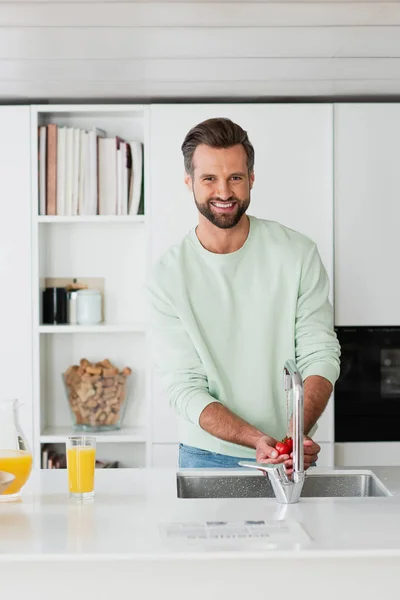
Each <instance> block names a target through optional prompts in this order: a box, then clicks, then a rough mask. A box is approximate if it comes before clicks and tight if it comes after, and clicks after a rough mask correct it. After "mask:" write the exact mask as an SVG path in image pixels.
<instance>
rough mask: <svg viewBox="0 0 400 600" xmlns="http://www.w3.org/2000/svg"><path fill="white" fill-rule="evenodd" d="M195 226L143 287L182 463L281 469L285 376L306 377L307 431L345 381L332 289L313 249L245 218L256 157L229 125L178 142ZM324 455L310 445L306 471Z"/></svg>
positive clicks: (205, 128) (213, 124) (219, 122)
mask: <svg viewBox="0 0 400 600" xmlns="http://www.w3.org/2000/svg"><path fill="white" fill-rule="evenodd" d="M182 152H183V157H184V165H185V171H186V177H185V182H186V185H187V187H188V189H189V190H190V192H191V193H192V194H193V198H194V201H195V203H196V206H197V209H198V212H199V222H198V225H197V227H195V228H193V229H192V230H191V231H190V232H189V233H188V234H187V235H186V236H185V237H184V239H183V240H182V241H181V242H180V243H179V244H177V245H175V246H173V247H172V248H171V249H170V250H169V251H168V252H167V253H166V254H165V255H164V256H163V257H162V258H161V260H160V261H159V262H158V263H157V264H156V265H155V266H154V268H153V269H152V272H151V274H150V276H149V278H148V281H147V285H146V290H147V294H148V306H149V309H150V313H149V317H150V319H149V320H150V323H149V325H150V333H151V340H152V344H151V345H152V354H153V357H154V365H155V367H156V368H157V370H158V371H159V373H160V377H161V383H162V386H163V388H164V390H165V393H166V396H167V398H168V401H169V403H170V405H171V407H172V408H173V409H174V410H175V411H176V413H177V415H178V417H179V435H180V446H179V465H180V467H191V468H196V467H201V468H207V467H237V465H238V461H239V460H241V459H243V458H246V459H249V458H253V459H257V460H258V461H260V462H263V461H265V462H272V463H277V462H284V463H285V465H286V469H287V472H288V473H291V471H292V466H293V461H292V455H288V454H285V455H281V456H279V457H278V455H277V452H276V450H275V444H276V443H277V441H278V440H280V439H282V438H283V437H284V436H285V435H286V433H287V429H288V426H287V418H286V397H285V393H284V391H283V387H282V371H283V365H284V362H285V360H286V359H288V358H293V359H294V360H295V361H296V363H297V366H298V368H299V370H300V372H301V374H302V377H303V380H304V425H305V433H306V434H311V435H312V432H313V428H314V426H315V424H316V422H317V420H318V418H319V417H320V416H321V414H322V412H323V410H324V408H325V406H326V404H327V402H328V400H329V397H330V394H331V392H332V388H333V385H334V384H335V382H336V380H337V378H338V376H339V356H340V347H339V343H338V340H337V338H336V334H335V332H334V329H333V319H332V306H331V304H330V302H329V298H328V292H329V281H328V277H327V274H326V271H325V269H324V266H323V264H322V262H321V259H320V256H319V253H318V250H317V247H316V245H315V243H314V242H313V241H312V240H310V239H309V238H307V237H306V236H304V235H302V234H300V233H298V232H296V231H293V230H292V229H289V228H287V227H285V226H284V225H282V224H280V223H277V222H273V221H268V220H262V219H257V218H255V217H254V216H248V215H247V209H248V208H249V205H250V194H251V189H252V187H253V184H254V149H253V146H252V144H251V143H250V141H249V139H248V136H247V133H246V132H245V131H244V130H243V129H242V128H241V127H240V126H239V125H237V124H235V123H233V122H232V121H231V120H229V119H223V118H215V119H209V120H207V121H204V122H202V123H199V124H198V125H196V126H195V127H193V128H192V129H191V130H190V131H189V132H188V134H187V135H186V138H185V140H184V142H183V144H182ZM319 450H320V447H319V445H318V444H317V443H315V442H314V441H313V440H312V439H311V437H310V435H306V436H305V439H304V463H305V464H304V466H305V468H306V469H307V468H308V467H309V466H310V465H311V464H313V463H314V462H315V461H316V460H317V457H318V452H319Z"/></svg>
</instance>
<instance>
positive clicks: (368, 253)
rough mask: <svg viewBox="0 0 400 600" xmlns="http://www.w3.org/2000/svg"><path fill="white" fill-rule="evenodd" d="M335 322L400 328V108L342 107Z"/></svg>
mask: <svg viewBox="0 0 400 600" xmlns="http://www.w3.org/2000/svg"><path fill="white" fill-rule="evenodd" d="M334 122H335V130H334V136H335V144H334V146H335V323H336V325H400V280H399V277H398V272H397V271H398V270H397V268H396V267H397V260H398V256H399V253H400V238H399V221H400V201H399V200H400V104H386V103H385V104H338V105H335V107H334Z"/></svg>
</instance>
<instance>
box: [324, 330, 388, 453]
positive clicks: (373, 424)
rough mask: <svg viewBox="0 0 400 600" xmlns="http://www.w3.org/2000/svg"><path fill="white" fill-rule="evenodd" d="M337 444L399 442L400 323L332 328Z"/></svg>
mask: <svg viewBox="0 0 400 600" xmlns="http://www.w3.org/2000/svg"><path fill="white" fill-rule="evenodd" d="M335 331H336V334H337V336H338V339H339V342H340V345H341V353H342V354H341V368H340V376H339V379H338V381H337V382H336V385H335V441H336V442H394V441H400V327H336V328H335Z"/></svg>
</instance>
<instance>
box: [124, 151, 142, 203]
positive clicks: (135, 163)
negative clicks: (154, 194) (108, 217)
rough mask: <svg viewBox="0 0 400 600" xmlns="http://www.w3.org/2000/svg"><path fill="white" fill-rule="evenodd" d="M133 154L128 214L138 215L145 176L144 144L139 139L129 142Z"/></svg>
mask: <svg viewBox="0 0 400 600" xmlns="http://www.w3.org/2000/svg"><path fill="white" fill-rule="evenodd" d="M129 145H130V147H131V155H132V168H131V179H130V184H129V204H128V214H129V215H137V214H138V211H139V205H140V200H141V197H142V177H143V144H142V143H141V142H137V141H131V142H129Z"/></svg>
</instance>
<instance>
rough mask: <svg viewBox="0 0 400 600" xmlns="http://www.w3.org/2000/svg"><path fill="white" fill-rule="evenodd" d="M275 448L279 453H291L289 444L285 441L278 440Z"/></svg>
mask: <svg viewBox="0 0 400 600" xmlns="http://www.w3.org/2000/svg"><path fill="white" fill-rule="evenodd" d="M275 450H277V451H278V454H279V455H281V454H290V452H291V451H290V450H289V444H286V443H285V442H278V443H277V444H276V446H275Z"/></svg>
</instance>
